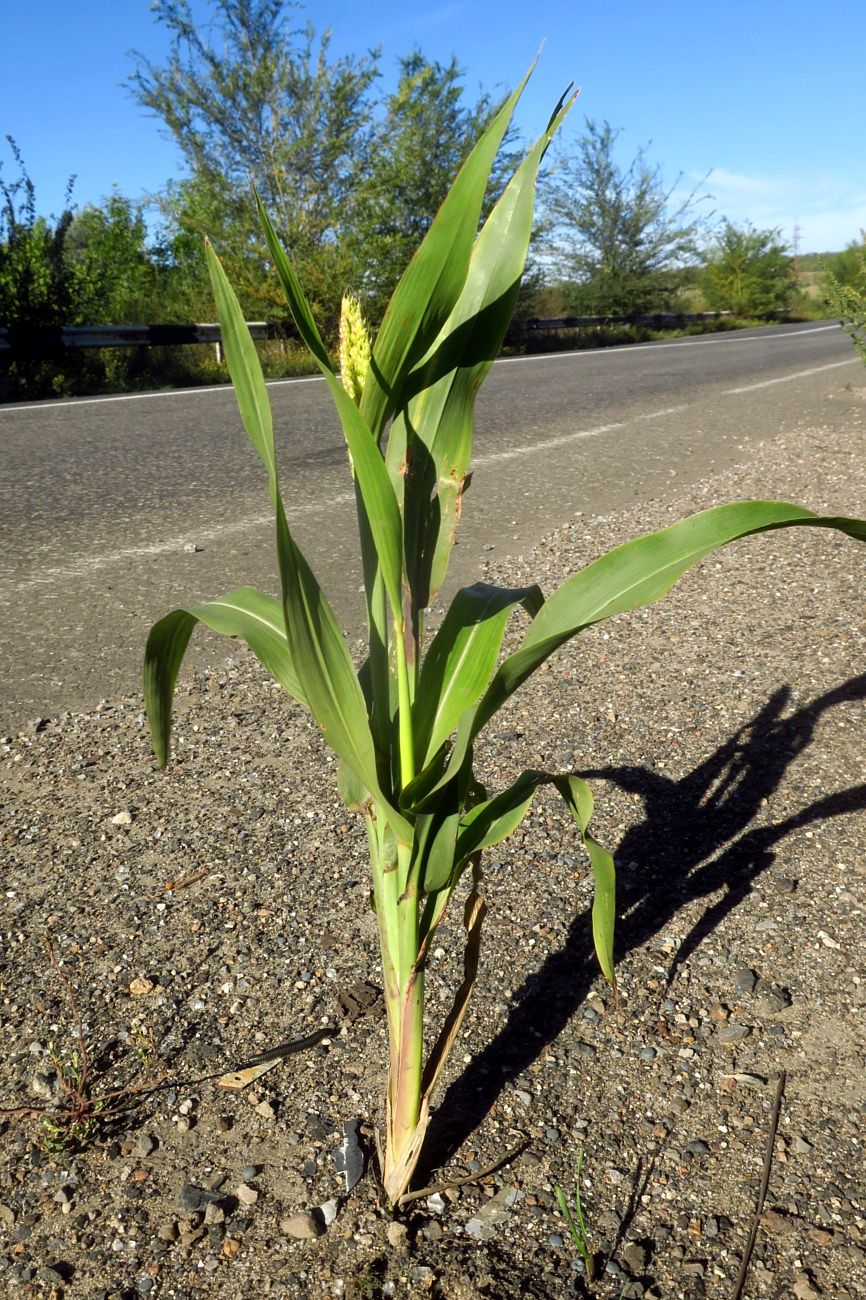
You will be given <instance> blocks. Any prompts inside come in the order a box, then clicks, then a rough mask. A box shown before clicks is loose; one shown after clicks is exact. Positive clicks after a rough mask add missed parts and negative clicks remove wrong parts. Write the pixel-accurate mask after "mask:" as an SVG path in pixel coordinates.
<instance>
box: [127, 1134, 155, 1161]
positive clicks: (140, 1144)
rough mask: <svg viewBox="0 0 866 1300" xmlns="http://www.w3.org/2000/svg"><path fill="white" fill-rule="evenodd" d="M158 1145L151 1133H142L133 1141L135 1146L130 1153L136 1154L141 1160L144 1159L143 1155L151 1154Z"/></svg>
mask: <svg viewBox="0 0 866 1300" xmlns="http://www.w3.org/2000/svg"><path fill="white" fill-rule="evenodd" d="M158 1146H159V1143H158V1142H157V1140H156V1138H155V1137H154V1136H153V1134H151V1133H142V1134H141V1136H140V1137H139V1139H138V1141H137V1142H136V1143H135V1146H134V1147H133V1149H132V1154H133V1155H135V1156H138V1158H139V1159H140V1160H141V1159H144V1157H145V1156H149V1155H151V1154H152V1153H153V1152H154V1151H155V1150H156V1149H157V1147H158Z"/></svg>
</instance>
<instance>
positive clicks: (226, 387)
mask: <svg viewBox="0 0 866 1300" xmlns="http://www.w3.org/2000/svg"><path fill="white" fill-rule="evenodd" d="M321 382H322V376H321V375H296V376H295V377H294V378H293V379H266V380H265V385H266V387H268V388H279V387H281V385H283V384H320V383H321ZM200 393H202V394H207V393H223V394H225V393H232V394H234V389H233V388H232V386H231V384H205V385H203V386H202V387H201V388H165V389H161V390H160V391H159V392H158V393H112V394H111V395H110V396H109V397H67V398H65V399H64V400H63V401H61V402H16V403H15V404H14V405H11V406H0V415H8V414H9V413H10V412H12V411H50V410H52V408H55V407H58V406H65V407H66V408H67V409H68V410H70V411H71V410H73V409H74V408H75V407H76V406H102V405H104V404H105V405H107V403H108V402H143V401H145V400H146V399H147V398H148V397H198V395H199V394H200Z"/></svg>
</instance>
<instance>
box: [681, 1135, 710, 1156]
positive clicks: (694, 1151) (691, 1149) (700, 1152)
mask: <svg viewBox="0 0 866 1300" xmlns="http://www.w3.org/2000/svg"><path fill="white" fill-rule="evenodd" d="M686 1150H687V1151H688V1153H689V1155H691V1156H708V1155H709V1154H710V1148H709V1147H708V1146H707V1144H706V1142H702V1141H701V1139H700V1138H698V1140H697V1141H696V1142H690V1143H689V1145H688V1146H687V1147H686Z"/></svg>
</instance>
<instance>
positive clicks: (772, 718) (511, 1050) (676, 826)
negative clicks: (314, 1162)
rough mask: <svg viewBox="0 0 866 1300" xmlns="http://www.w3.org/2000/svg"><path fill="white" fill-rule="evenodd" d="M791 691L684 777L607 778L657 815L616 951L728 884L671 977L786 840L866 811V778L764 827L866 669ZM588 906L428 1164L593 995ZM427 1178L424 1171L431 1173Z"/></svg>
mask: <svg viewBox="0 0 866 1300" xmlns="http://www.w3.org/2000/svg"><path fill="white" fill-rule="evenodd" d="M790 695H791V692H790V690H789V689H788V688H787V687H782V688H780V689H779V690H777V691H776V692H774V694H773V695H772V696H771V697H770V699H769V701H768V702H767V704H766V705H765V706H764V707H763V708H762V709H761V710H760V711H759V713H757V714H756V716H755V717H754V718H753V719H752V720H751V721H750V722H749V723H747V724H746V725H745V726H743V727H742V728H741V729H740V730H739V731H737V732H736V733H735V735H733V736H732V737H731V738H730V740H728V741H726V742H725V743H724V744H723V745H721V746H720V747H719V748H718V749H717V750H716V751H715V752H714V753H713V754H711V755H710V756H709V757H708V758H707V759H706V760H705V761H704V762H703V763H701V764H699V766H698V767H696V768H695V769H694V770H693V771H692V772H690V773H689V774H688V775H687V776H685V777H683V778H682V779H681V780H679V781H675V780H672V779H671V778H670V777H667V776H663V775H661V774H659V773H658V772H654V771H651V770H649V769H647V768H643V767H630V766H624V767H606V768H598V769H596V770H595V771H591V772H582V773H581V775H582V776H587V777H601V778H604V779H606V780H608V781H611V782H613V783H614V784H616V785H618V786H619V787H620V788H621V789H623V790H626V791H628V792H629V793H632V794H638V795H640V797H641V799H642V800H643V804H644V811H645V817H644V820H643V821H642V822H640V823H639V825H637V826H635V827H634V828H633V829H632V830H630V831H629V832H627V834H626V836H625V838H624V839H623V841H622V843H621V844H620V845H619V848H618V851H617V862H618V864H621V865H622V866H623V867H624V869H623V870H621V871H620V873H619V874H620V879H619V882H618V906H617V912H618V922H617V937H616V949H617V957H618V958H619V959H621V958H622V957H623V956H624V955H625V954H626V953H628V952H630V951H631V950H632V949H634V948H638V947H640V946H641V945H643V944H645V943H647V942H648V940H650V939H652V937H653V936H654V935H656V934H658V933H659V932H660V931H661V930H663V929H664V927H665V926H666V925H667V924H668V923H669V922H670V921H671V919H672V918H673V917H674V916H676V914H677V913H678V912H679V910H680V908H681V907H682V906H683V904H685V903H687V902H690V901H694V900H696V899H700V898H709V897H710V896H711V895H715V894H717V893H718V892H719V891H723V892H722V893H721V896H720V897H719V898H716V899H714V900H713V901H712V902H711V903H710V904H709V905H708V907H707V909H706V911H705V912H704V914H703V916H702V917H701V918H700V919H699V921H698V922H697V923H696V924H695V925H694V926H693V927H692V930H691V931H690V933H689V934H688V935H687V936H686V938H685V941H684V942H683V943H682V945H681V947H680V949H679V952H678V954H677V957H676V959H675V963H674V967H673V968H672V969H671V971H670V975H669V978H672V977H673V975H674V974H675V971H676V968H677V967H678V966H680V965H682V963H683V962H685V961H686V960H687V959H688V958H689V957H690V956H691V955H692V953H694V951H695V949H696V948H697V947H698V945H699V944H700V943H701V941H702V940H703V939H704V938H706V936H707V935H709V934H710V933H711V932H712V931H713V930H714V929H715V927H716V926H717V925H718V924H719V923H720V922H721V921H723V920H724V918H725V917H726V916H728V915H729V913H730V912H731V911H733V909H734V908H736V907H737V905H738V904H739V903H740V902H741V901H742V900H743V899H744V898H745V897H746V895H747V894H748V893H749V892H750V890H751V889H752V886H753V884H754V883H755V881H756V880H757V879H758V878H759V877H760V876H761V875H762V874H763V873H764V872H766V871H767V870H768V869H769V868H770V867H771V866H772V864H773V862H774V860H775V846H776V845H777V844H778V843H779V842H780V841H781V840H783V839H784V838H785V837H786V836H787V835H790V834H791V833H792V832H793V831H797V830H800V829H801V828H803V827H804V826H808V825H809V824H810V823H812V822H818V821H824V820H826V819H827V818H829V817H839V816H842V815H844V814H845V813H850V812H854V811H855V810H857V809H864V808H866V784H863V785H857V786H853V787H851V788H849V789H847V790H842V791H839V792H838V793H835V794H830V795H827V796H825V797H824V798H821V799H817V800H815V801H814V802H813V803H811V804H809V805H808V806H807V807H805V808H803V809H802V810H801V811H800V812H798V813H795V814H793V815H792V816H790V817H787V818H785V819H784V820H783V821H780V822H775V823H773V824H769V825H761V826H753V825H752V823H753V821H754V819H755V817H756V815H757V813H758V811H759V809H760V808H761V806H762V802H763V800H765V799H769V798H770V797H771V796H772V795H773V793H774V791H775V790H776V789H777V788H778V786H779V784H780V782H781V780H782V778H783V776H784V774H785V772H786V770H787V769H788V767H789V766H790V764H791V763H792V762H793V761H794V760H795V759H796V758H797V757H798V756H799V755H800V754H802V753H803V751H804V750H805V749H806V748H807V746H808V745H809V744H810V743H811V740H812V737H813V735H814V731H815V726H816V724H817V722H818V721H819V719H820V718H821V717H822V715H823V714H824V713H826V712H827V711H828V710H829V709H832V708H834V707H836V706H837V705H839V704H842V703H845V702H847V701H852V700H862V699H864V698H866V674H862V675H860V676H858V677H855V678H852V679H851V680H850V681H848V682H845V683H843V684H842V685H841V686H838V687H836V688H835V689H834V690H832V691H828V692H826V693H825V694H824V695H821V696H819V697H818V698H817V699H815V700H813V701H812V702H811V703H809V704H807V705H805V706H804V707H803V708H801V709H798V710H796V712H794V713H792V714H790V715H789V716H788V717H786V716H784V714H785V709H786V708H787V706H788V704H789V702H790ZM589 936H590V919H589V914H588V912H587V911H584V912H581V913H580V914H579V915H578V916H576V917H575V918H574V920H573V922H572V924H571V926H570V928H569V931H568V935H567V937H566V940H565V943H564V944H563V946H562V947H561V948H560V949H559V950H558V951H557V952H553V953H551V954H550V955H549V956H548V957H547V958H546V960H545V961H544V963H543V965H542V966H541V968H540V969H539V970H538V971H536V972H535V973H534V974H533V975H531V976H529V977H528V979H527V980H525V981H524V983H523V984H522V985H521V986H520V988H519V989H517V990H515V993H514V1001H515V1006H514V1007H513V1008H512V1010H511V1012H510V1014H509V1017H508V1020H507V1022H506V1024H505V1025H504V1026H503V1028H502V1029H501V1030H500V1032H499V1033H498V1034H497V1035H496V1037H495V1038H494V1039H493V1041H492V1042H491V1043H490V1044H489V1045H488V1046H487V1047H486V1048H485V1049H484V1050H483V1051H482V1052H481V1053H480V1054H479V1055H478V1056H476V1057H474V1058H473V1060H472V1063H471V1064H470V1065H469V1066H468V1067H467V1068H466V1069H465V1070H464V1072H463V1073H462V1074H461V1075H460V1077H459V1078H458V1079H456V1080H455V1081H454V1083H452V1084H451V1085H450V1087H449V1088H448V1090H447V1092H446V1094H445V1096H444V1098H443V1099H442V1101H441V1102H440V1104H439V1105H438V1106H437V1108H436V1111H435V1112H434V1115H433V1117H432V1119H431V1122H430V1128H429V1130H428V1142H427V1145H426V1146H425V1154H426V1157H427V1159H426V1162H425V1168H426V1169H427V1171H428V1172H429V1170H430V1169H431V1168H434V1167H438V1166H441V1165H442V1164H445V1163H447V1162H448V1160H450V1159H451V1158H452V1157H453V1156H454V1154H455V1153H456V1152H457V1151H458V1150H459V1148H460V1147H461V1146H462V1145H463V1143H464V1142H465V1141H466V1140H467V1139H468V1138H469V1136H470V1135H471V1133H472V1132H473V1131H474V1129H475V1128H476V1127H477V1126H478V1124H480V1123H481V1121H482V1120H483V1119H484V1117H485V1115H487V1113H488V1111H489V1110H490V1108H491V1107H492V1106H493V1104H494V1102H495V1101H496V1099H497V1097H498V1096H499V1094H500V1092H501V1090H502V1086H503V1083H504V1082H505V1081H506V1080H507V1079H509V1078H511V1077H513V1076H515V1075H518V1074H520V1073H521V1072H522V1071H524V1070H526V1069H527V1068H528V1067H529V1066H530V1065H531V1064H532V1063H533V1061H535V1059H536V1058H537V1057H538V1056H539V1054H540V1053H541V1052H542V1051H543V1049H544V1048H545V1047H546V1046H547V1045H548V1044H550V1043H552V1042H553V1041H554V1040H555V1039H556V1037H557V1036H558V1035H559V1033H560V1032H561V1031H562V1030H563V1029H564V1028H565V1026H566V1024H567V1023H568V1021H569V1020H570V1018H571V1017H572V1015H573V1014H574V1012H575V1011H576V1010H577V1008H578V1007H579V1006H580V1004H581V1003H582V1002H583V1000H584V998H585V997H586V995H587V993H588V992H589V989H590V987H591V985H592V983H593V981H594V980H595V979H596V977H597V974H598V969H597V966H596V963H595V958H594V956H593V953H592V949H591V944H590V942H589ZM419 1176H420V1177H421V1178H423V1171H422V1170H420V1169H419Z"/></svg>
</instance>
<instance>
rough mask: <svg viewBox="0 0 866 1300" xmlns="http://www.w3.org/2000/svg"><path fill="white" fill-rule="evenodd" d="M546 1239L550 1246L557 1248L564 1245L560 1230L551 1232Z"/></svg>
mask: <svg viewBox="0 0 866 1300" xmlns="http://www.w3.org/2000/svg"><path fill="white" fill-rule="evenodd" d="M547 1240H548V1241H549V1242H550V1244H551V1246H556V1247H557V1248H558V1247H559V1246H564V1245H565V1239H564V1238H563V1236H562V1233H561V1232H552V1233H551V1234H550V1236H549V1237H548V1238H547Z"/></svg>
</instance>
